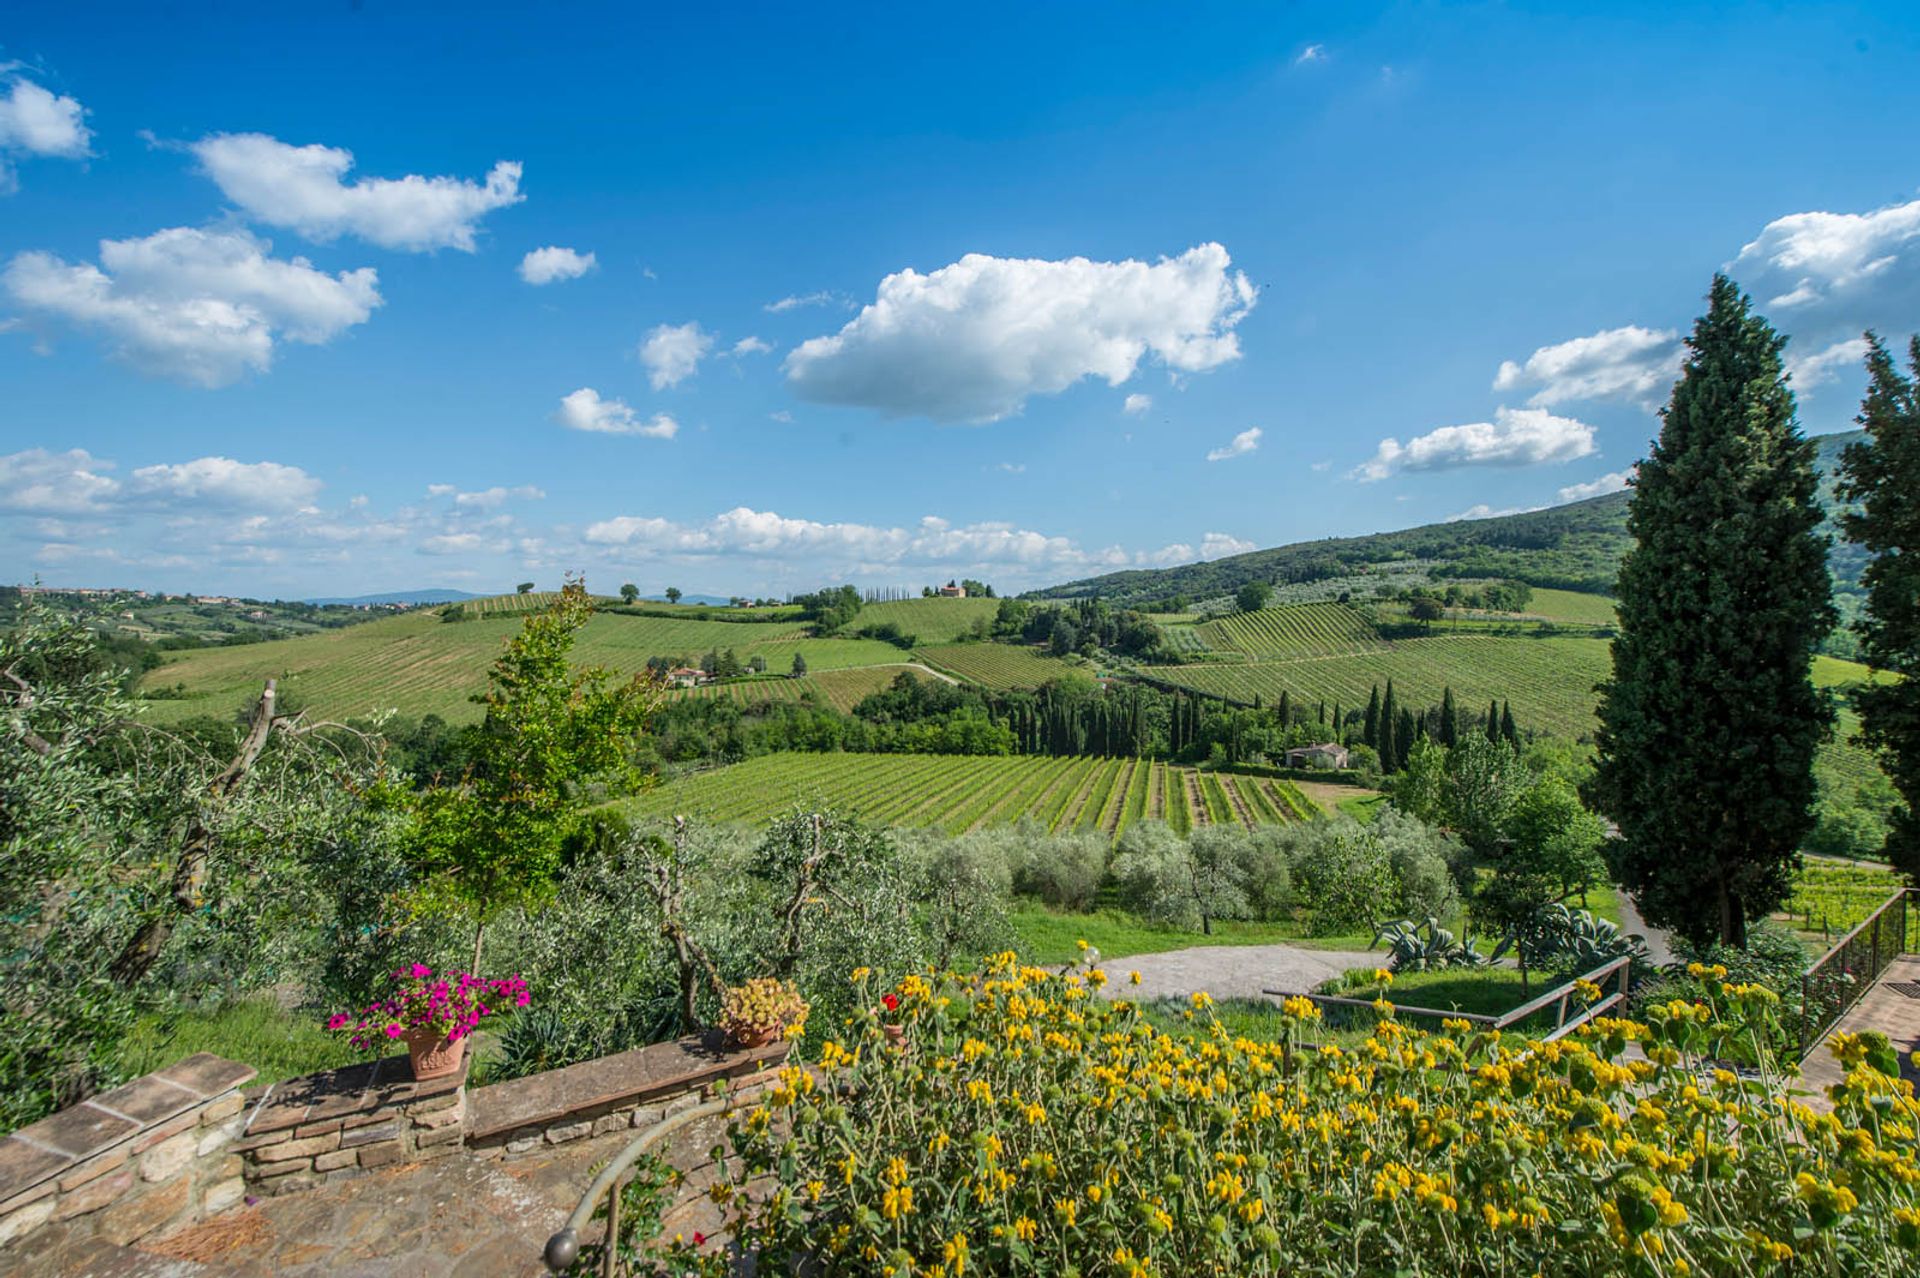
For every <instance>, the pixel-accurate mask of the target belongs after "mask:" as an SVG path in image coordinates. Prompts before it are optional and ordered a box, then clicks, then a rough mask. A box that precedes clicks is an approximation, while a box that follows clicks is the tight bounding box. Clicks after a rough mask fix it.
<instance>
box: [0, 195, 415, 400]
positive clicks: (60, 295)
mask: <svg viewBox="0 0 1920 1278" xmlns="http://www.w3.org/2000/svg"><path fill="white" fill-rule="evenodd" d="M272 248H273V246H272V245H271V244H270V243H268V242H267V241H265V240H261V239H257V238H255V237H254V236H252V235H250V234H248V233H247V232H246V231H241V230H228V231H204V230H196V229H194V228H191V227H174V228H172V229H170V230H165V231H156V232H155V233H154V234H152V235H149V236H146V237H145V238H143V239H129V240H102V241H101V243H100V265H98V266H95V265H93V264H92V263H87V262H83V263H79V264H77V265H76V264H72V263H69V262H66V261H64V260H63V259H61V258H59V257H56V256H54V255H53V254H51V253H43V252H26V253H20V254H17V255H15V257H14V259H13V261H12V262H11V263H10V264H9V265H8V266H7V268H6V271H5V273H4V274H0V287H4V289H5V290H6V293H7V295H8V296H9V297H10V298H11V299H12V300H13V302H14V304H15V305H16V306H18V307H19V308H20V309H21V310H22V311H23V312H25V313H27V314H28V315H32V316H40V317H46V318H51V319H56V320H61V321H64V322H66V323H68V324H71V325H73V326H75V327H78V328H82V329H88V330H92V331H94V332H97V333H99V334H101V335H102V337H103V338H104V339H105V340H106V342H107V344H108V345H109V347H110V348H111V349H112V350H113V352H114V353H115V354H117V355H119V356H121V357H122V358H124V359H126V360H127V361H128V362H129V363H131V364H133V365H134V366H135V367H137V368H140V369H142V370H143V371H146V372H149V373H155V374H159V375H161V376H165V377H171V378H174V379H175V380H178V381H183V382H190V383H197V384H199V385H202V386H222V385H225V384H227V383H229V382H232V381H234V380H236V379H238V378H239V377H241V376H243V375H244V374H246V373H248V372H264V371H265V370H266V369H267V368H268V366H269V365H271V363H272V362H273V350H274V345H275V343H276V341H282V340H284V341H293V342H304V343H307V344H310V345H319V344H324V343H326V342H330V341H332V340H333V339H334V338H336V337H338V336H339V335H340V334H341V333H343V332H345V331H346V330H347V329H349V328H351V327H353V326H354V325H356V324H363V323H365V322H366V321H367V319H368V317H369V316H370V315H371V314H372V313H373V308H374V307H376V306H379V305H380V301H381V298H380V292H379V288H378V284H379V278H378V276H377V275H376V274H375V272H374V271H373V269H372V268H371V267H362V268H361V269H359V270H356V271H341V272H340V273H339V274H337V275H329V274H327V273H326V272H325V271H320V270H315V269H314V268H313V266H312V265H311V264H309V263H308V262H307V260H306V259H305V258H299V257H296V258H293V259H291V260H282V259H279V258H275V257H272V256H269V254H270V253H271V252H272Z"/></svg>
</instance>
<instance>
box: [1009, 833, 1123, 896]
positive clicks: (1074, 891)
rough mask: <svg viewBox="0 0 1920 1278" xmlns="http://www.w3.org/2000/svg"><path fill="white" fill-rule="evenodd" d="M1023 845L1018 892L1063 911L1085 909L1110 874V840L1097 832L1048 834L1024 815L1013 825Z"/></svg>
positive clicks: (1016, 870)
mask: <svg viewBox="0 0 1920 1278" xmlns="http://www.w3.org/2000/svg"><path fill="white" fill-rule="evenodd" d="M1013 834H1014V839H1015V842H1016V844H1017V846H1018V848H1019V851H1018V859H1017V860H1016V861H1015V862H1014V867H1015V868H1014V876H1013V886H1014V890H1015V891H1017V892H1022V893H1025V894H1026V895H1029V896H1037V897H1039V898H1040V899H1041V900H1042V901H1045V902H1046V903H1047V904H1048V905H1051V906H1053V907H1055V908H1056V909H1062V910H1085V909H1088V908H1090V907H1091V906H1092V905H1093V898H1094V894H1095V893H1096V892H1098V891H1099V890H1100V881H1101V880H1102V879H1104V878H1105V877H1106V874H1107V842H1106V840H1105V839H1104V838H1102V837H1101V836H1099V835H1097V834H1093V833H1086V834H1051V835H1050V834H1047V833H1046V832H1045V830H1044V828H1043V827H1042V826H1040V825H1039V824H1038V823H1037V822H1035V821H1032V820H1028V819H1025V818H1023V819H1022V820H1020V821H1019V822H1018V823H1017V824H1015V826H1014V827H1013Z"/></svg>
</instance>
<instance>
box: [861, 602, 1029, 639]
mask: <svg viewBox="0 0 1920 1278" xmlns="http://www.w3.org/2000/svg"><path fill="white" fill-rule="evenodd" d="M999 610H1000V601H999V600H998V599H986V598H979V599H972V598H969V599H900V600H895V601H893V602H891V603H873V604H868V605H867V606H866V607H864V608H862V609H861V610H860V613H859V615H858V616H856V617H855V618H854V619H853V625H852V626H851V627H850V629H853V630H861V629H864V628H866V627H867V626H880V625H886V624H888V623H892V624H894V625H896V626H899V627H900V629H901V630H902V631H903V632H904V633H906V634H910V635H913V636H914V637H915V638H917V639H918V640H919V641H920V642H921V643H922V644H939V643H952V642H953V641H954V640H956V639H959V638H962V637H964V636H965V635H967V634H968V633H970V632H971V631H972V630H973V627H974V624H975V623H976V622H979V621H985V622H986V623H987V624H988V625H992V624H993V618H994V614H996V613H997V612H998V611H999Z"/></svg>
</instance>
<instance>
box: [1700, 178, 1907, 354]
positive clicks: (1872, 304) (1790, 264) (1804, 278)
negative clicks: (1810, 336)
mask: <svg viewBox="0 0 1920 1278" xmlns="http://www.w3.org/2000/svg"><path fill="white" fill-rule="evenodd" d="M1730 270H1731V272H1732V274H1733V276H1734V278H1735V279H1738V280H1739V281H1740V282H1741V283H1742V284H1743V285H1744V286H1745V287H1747V288H1748V289H1750V290H1751V291H1752V292H1753V295H1754V296H1755V297H1757V298H1760V299H1762V302H1763V304H1764V305H1765V306H1767V307H1769V308H1772V309H1774V310H1776V311H1777V312H1779V314H1778V315H1777V316H1776V318H1777V319H1780V320H1782V321H1785V322H1788V323H1791V324H1793V325H1795V326H1796V331H1800V332H1802V333H1803V335H1805V333H1804V330H1803V329H1802V328H1801V327H1800V326H1802V325H1812V324H1818V323H1820V322H1821V321H1830V322H1833V323H1837V324H1842V325H1844V326H1846V327H1849V328H1851V329H1853V330H1854V331H1856V332H1857V331H1858V330H1860V329H1863V328H1868V327H1899V326H1901V325H1902V324H1906V325H1910V324H1911V323H1912V320H1913V310H1914V307H1915V306H1916V305H1920V200H1912V201H1909V202H1907V203H1905V204H1891V205H1888V206H1887V207H1885V208H1881V209H1875V210H1874V211H1873V212H1871V213H1827V212H1809V213H1791V214H1788V215H1787V216H1786V217H1780V218H1775V219H1774V220H1773V221H1771V222H1769V223H1767V225H1766V226H1765V227H1763V228H1762V229H1761V231H1760V234H1759V235H1757V236H1755V237H1754V238H1753V240H1751V241H1750V242H1749V243H1747V244H1746V245H1745V246H1744V247H1742V248H1741V250H1740V255H1739V256H1738V257H1737V258H1735V259H1734V261H1733V263H1732V265H1731V267H1730Z"/></svg>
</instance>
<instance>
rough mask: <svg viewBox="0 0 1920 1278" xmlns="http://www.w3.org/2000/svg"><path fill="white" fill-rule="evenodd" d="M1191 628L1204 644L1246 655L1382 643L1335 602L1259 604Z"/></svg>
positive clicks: (1304, 653) (1326, 652)
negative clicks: (1282, 606)
mask: <svg viewBox="0 0 1920 1278" xmlns="http://www.w3.org/2000/svg"><path fill="white" fill-rule="evenodd" d="M1194 629H1195V630H1196V631H1197V633H1198V637H1199V638H1200V640H1201V641H1202V642H1203V643H1204V645H1205V646H1206V647H1208V648H1212V649H1215V650H1217V651H1224V652H1240V653H1245V654H1246V655H1247V656H1250V657H1323V656H1331V655H1334V654H1338V653H1348V652H1362V651H1368V650H1372V649H1377V648H1383V647H1385V646H1386V645H1385V643H1384V642H1383V641H1382V640H1381V638H1380V636H1379V634H1378V633H1377V632H1376V631H1375V630H1374V628H1373V624H1372V623H1371V622H1369V621H1368V620H1367V619H1366V618H1365V617H1363V616H1361V615H1360V614H1359V613H1358V612H1356V611H1354V610H1353V609H1352V608H1351V607H1349V606H1347V605H1346V604H1339V603H1316V604H1298V605H1294V606H1292V607H1286V608H1262V609H1261V610H1260V611H1258V612H1241V613H1235V614H1233V615H1232V616H1230V617H1224V618H1222V619H1220V620H1218V621H1210V622H1207V623H1206V624H1205V625H1202V626H1196V627H1194Z"/></svg>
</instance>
